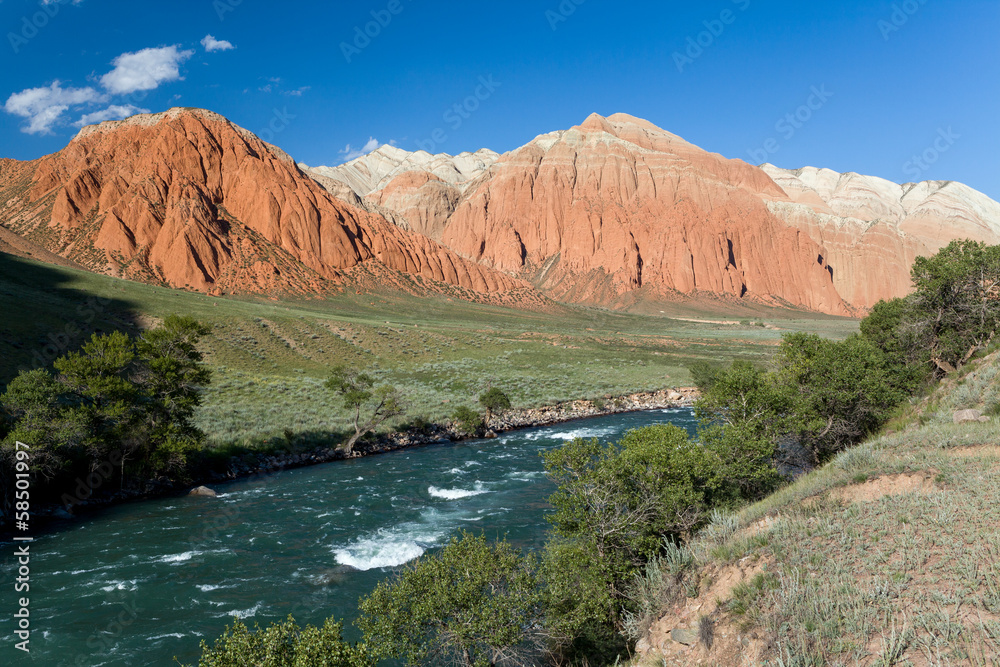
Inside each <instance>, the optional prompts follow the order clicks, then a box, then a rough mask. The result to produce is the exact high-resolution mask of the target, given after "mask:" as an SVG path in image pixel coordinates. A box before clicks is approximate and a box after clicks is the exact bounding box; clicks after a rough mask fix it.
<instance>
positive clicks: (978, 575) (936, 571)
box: [635, 354, 1000, 667]
mask: <svg viewBox="0 0 1000 667" xmlns="http://www.w3.org/2000/svg"><path fill="white" fill-rule="evenodd" d="M998 398H1000V355H998V354H993V355H991V356H989V357H987V358H985V359H984V360H982V361H980V362H978V363H976V364H973V365H972V366H971V367H969V368H967V369H965V371H964V372H963V373H962V375H961V376H960V377H953V378H949V379H947V380H945V381H944V382H942V384H941V385H940V386H939V388H938V389H937V390H936V391H935V392H934V393H933V394H932V395H931V396H930V397H929V398H926V399H923V400H921V401H915V402H914V403H913V404H911V405H909V406H907V407H906V409H905V410H904V412H903V414H901V415H900V417H899V418H898V419H897V420H895V422H894V423H893V424H891V425H890V426H891V428H890V429H889V430H887V432H886V433H885V434H884V435H882V436H880V437H877V438H874V439H872V440H870V441H868V442H866V443H865V444H863V445H862V446H860V447H857V448H855V449H852V450H848V451H846V452H844V453H843V454H841V455H840V456H838V457H837V458H836V459H834V460H833V461H832V462H831V463H829V464H828V465H826V466H824V467H823V468H821V469H818V470H816V471H814V472H812V473H810V474H809V475H806V476H804V477H802V478H801V479H799V480H798V481H797V482H796V483H794V484H793V485H791V486H789V487H787V488H785V489H783V490H782V491H780V492H778V493H777V494H775V495H773V496H771V497H770V498H767V499H766V500H764V501H762V502H760V503H757V504H755V505H753V506H751V507H749V508H747V509H746V510H744V511H742V512H741V513H740V514H739V515H736V516H727V515H718V516H716V517H715V518H714V521H713V524H712V525H711V526H710V527H709V528H708V529H706V530H705V531H703V532H702V533H701V534H700V535H699V536H698V537H697V538H696V539H695V540H694V541H693V543H692V547H691V553H692V555H693V556H694V561H695V563H696V565H695V566H693V567H690V568H688V569H687V570H685V571H684V572H683V573H681V574H680V575H679V576H678V578H677V579H676V580H675V579H670V580H668V581H667V582H666V583H661V585H659V586H656V587H654V588H655V590H656V594H655V595H652V596H651V597H653V598H656V599H655V600H651V601H650V604H651V605H652V607H651V608H653V607H655V608H656V609H658V610H659V612H658V613H655V614H652V615H650V616H649V617H648V618H647V619H646V624H648V623H649V621H650V620H651V619H655V620H654V622H653V623H652V626H651V629H650V630H649V631H648V632H647V633H646V640H645V643H644V644H643V646H642V648H643V649H644V650H645V651H648V653H647V654H646V655H645V657H644V658H642V659H637V660H636V661H635V664H637V665H675V664H676V665H691V664H696V663H697V664H703V665H725V666H727V667H729V666H735V665H783V666H790V665H852V666H853V665H879V666H883V665H884V666H889V665H930V666H938V665H974V666H981V665H990V666H992V665H1000V425H998V423H997V421H996V420H990V421H988V422H986V423H979V422H974V423H963V424H954V423H953V414H954V411H955V410H959V409H965V408H976V409H979V410H983V411H986V412H987V413H990V414H994V415H995V414H997V412H998ZM643 629H644V630H645V626H644V627H643ZM676 638H679V639H683V640H685V641H688V642H691V643H692V645H691V646H687V645H685V644H682V643H680V642H678V641H676V640H675V639H676ZM709 645H711V649H710V648H709Z"/></svg>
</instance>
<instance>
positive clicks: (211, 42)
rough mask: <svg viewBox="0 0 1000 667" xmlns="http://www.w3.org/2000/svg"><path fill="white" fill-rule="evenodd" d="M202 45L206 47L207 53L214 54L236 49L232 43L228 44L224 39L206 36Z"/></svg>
mask: <svg viewBox="0 0 1000 667" xmlns="http://www.w3.org/2000/svg"><path fill="white" fill-rule="evenodd" d="M201 45H202V46H204V47H205V51H206V52H207V53H212V52H213V51H231V50H232V49H235V48H236V47H235V46H233V43H232V42H227V41H226V40H224V39H216V38H215V37H212V36H211V35H205V37H204V39H202V40H201Z"/></svg>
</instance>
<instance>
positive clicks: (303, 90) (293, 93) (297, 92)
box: [285, 86, 312, 97]
mask: <svg viewBox="0 0 1000 667" xmlns="http://www.w3.org/2000/svg"><path fill="white" fill-rule="evenodd" d="M311 88H312V86H302V87H301V88H296V89H295V90H289V91H286V92H285V95H291V96H292V97H302V95H303V93H307V92H309V90H310V89H311Z"/></svg>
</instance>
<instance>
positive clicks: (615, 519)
mask: <svg viewBox="0 0 1000 667" xmlns="http://www.w3.org/2000/svg"><path fill="white" fill-rule="evenodd" d="M542 456H543V458H544V459H545V469H546V472H547V473H548V475H549V477H550V478H551V479H552V481H553V482H554V483H555V484H556V486H557V489H556V492H555V493H553V494H552V496H551V497H550V498H549V502H550V503H551V504H552V506H553V508H554V511H553V512H552V513H551V514H550V515H549V516H548V520H549V522H550V523H551V524H552V527H553V537H552V539H551V540H550V542H549V546H548V547H547V548H546V556H545V558H544V560H543V562H544V564H545V566H544V568H543V572H544V580H545V581H546V584H547V587H548V588H547V594H546V625H547V627H548V628H549V630H550V633H551V634H552V636H553V637H554V638H555V639H556V640H557V643H559V644H561V645H562V646H570V647H572V650H571V653H572V652H576V651H584V652H586V651H587V650H588V649H586V648H585V647H586V646H590V647H591V649H594V650H597V651H598V653H600V654H601V655H604V654H605V651H609V650H612V649H614V647H615V646H617V644H616V643H615V641H612V640H611V639H610V638H612V636H613V634H614V633H615V632H617V631H620V630H621V629H622V619H623V611H624V610H625V605H627V604H629V601H628V596H627V588H628V586H629V584H630V583H631V581H632V579H633V578H634V576H635V575H636V574H637V573H638V572H639V571H640V570H641V568H642V567H643V565H645V563H646V562H648V561H649V559H650V558H652V557H654V556H656V555H657V554H658V553H659V552H660V551H661V550H662V549H663V544H664V542H663V537H664V536H665V535H666V536H671V537H672V538H673V539H680V538H682V537H687V536H689V535H690V534H691V533H692V531H693V530H694V529H695V528H696V527H698V526H699V525H700V524H701V523H702V522H703V521H704V518H705V514H706V512H707V510H708V509H710V508H711V507H712V506H713V505H714V504H715V502H717V499H718V495H719V490H720V487H719V479H718V468H719V466H718V462H717V460H716V459H715V457H714V455H713V454H712V453H711V452H710V451H708V450H707V449H706V448H704V447H702V446H701V445H700V444H699V443H696V442H692V441H691V440H690V439H689V438H688V435H687V432H686V431H685V430H684V429H681V428H678V427H676V426H671V425H656V426H647V427H645V428H640V429H635V430H633V431H629V432H628V433H626V434H625V435H624V436H623V437H622V439H621V440H620V441H619V442H618V443H616V444H608V445H601V444H600V443H599V442H598V441H597V440H596V439H594V440H584V439H580V438H578V439H576V440H573V441H571V442H568V443H566V444H565V445H563V446H562V447H559V448H557V449H554V450H551V451H549V452H545V453H544V454H543V455H542ZM596 590H600V591H601V593H600V595H598V594H596V593H595V591H596ZM581 642H582V644H581ZM609 642H610V643H609ZM594 657H596V656H595V655H592V656H591V658H594Z"/></svg>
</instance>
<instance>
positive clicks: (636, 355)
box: [0, 255, 857, 446]
mask: <svg viewBox="0 0 1000 667" xmlns="http://www.w3.org/2000/svg"><path fill="white" fill-rule="evenodd" d="M0 308H2V309H3V312H4V313H5V314H6V315H5V317H3V318H2V320H0V321H2V324H0V350H2V353H3V358H2V365H0V375H2V378H3V381H4V382H5V383H6V382H7V381H9V380H10V379H11V378H12V377H13V376H14V375H16V374H17V372H18V369H19V368H24V367H29V366H31V365H32V364H33V363H37V364H43V363H45V362H46V361H51V356H52V353H53V352H55V351H57V350H58V352H59V353H60V354H62V353H65V352H67V351H70V350H73V349H76V348H77V347H78V346H79V345H80V344H81V343H82V342H83V341H84V340H85V339H86V338H87V337H88V336H89V335H90V334H91V333H93V332H95V331H97V332H107V331H111V330H115V329H121V330H125V331H129V332H132V333H134V332H136V331H138V330H140V329H142V328H144V327H148V326H151V325H153V324H155V323H156V322H157V321H158V320H159V319H160V318H163V317H165V316H166V315H169V314H172V313H177V314H183V315H191V316H193V317H195V318H197V319H198V320H199V321H201V322H202V323H204V324H206V325H208V326H209V327H210V329H211V333H210V334H209V335H208V336H206V337H205V339H204V340H203V343H202V347H203V352H204V354H205V360H206V362H207V363H208V364H209V366H210V367H211V368H212V371H213V380H212V383H211V386H210V387H209V388H208V390H207V391H206V393H205V396H204V402H203V405H202V407H201V409H200V410H199V412H198V415H197V424H198V426H199V427H201V428H202V429H203V430H204V431H205V432H206V433H207V434H208V436H209V440H210V442H212V443H214V444H237V445H243V446H256V445H259V444H261V443H265V442H268V441H273V440H274V439H279V438H280V439H283V440H287V439H290V438H292V437H295V438H303V439H304V440H306V441H308V442H309V443H312V444H320V443H322V442H324V441H329V440H330V438H331V437H339V434H340V433H342V432H343V431H344V429H345V428H346V427H347V419H346V415H345V414H344V411H343V410H342V408H341V407H340V406H339V405H338V403H337V401H336V400H335V399H334V396H333V395H332V394H331V393H330V392H329V391H328V390H326V389H325V388H324V387H323V382H324V381H325V379H326V378H327V377H328V375H329V371H330V369H331V368H332V367H333V366H335V365H337V364H347V365H349V366H353V367H357V368H364V369H367V370H368V371H369V372H370V373H371V374H373V375H375V376H376V377H377V378H378V379H379V381H380V382H385V383H390V384H394V385H396V386H397V387H399V388H400V389H401V390H402V391H403V393H404V396H405V398H406V400H407V403H408V414H407V415H406V417H404V418H402V419H401V420H400V421H406V420H410V419H414V418H418V417H419V418H423V419H427V420H430V421H440V420H444V419H447V418H448V417H450V415H451V414H452V413H453V412H454V411H455V409H456V408H457V407H458V406H461V405H467V406H469V407H477V405H476V397H477V396H478V395H479V393H481V392H482V391H483V390H484V389H485V388H486V387H488V386H498V387H501V388H502V389H504V391H506V392H507V393H508V394H509V395H510V397H511V399H512V402H513V404H514V406H515V407H531V406H538V405H544V404H553V403H558V402H561V401H567V400H572V399H578V398H598V397H605V396H616V395H623V394H628V393H633V392H638V391H645V390H653V389H662V388H665V387H679V386H686V385H688V384H690V377H689V374H688V371H687V366H688V365H689V364H690V363H692V362H693V361H697V360H710V361H714V362H726V361H729V360H733V359H747V360H751V361H757V362H762V363H763V362H766V361H767V360H768V358H769V357H770V355H771V354H772V353H773V351H774V350H775V348H776V346H777V345H778V343H779V342H780V340H781V336H782V334H784V333H786V332H791V331H814V332H820V333H821V334H822V335H824V336H828V337H831V338H838V339H839V338H843V337H845V336H847V335H848V334H850V333H851V332H853V331H855V330H856V329H857V322H856V321H854V320H849V319H844V318H833V317H826V316H821V315H816V314H812V313H803V312H798V311H793V310H781V309H773V308H765V307H756V308H753V307H746V306H731V305H727V304H719V303H714V302H707V301H703V302H691V301H689V302H681V303H673V304H667V305H664V306H663V307H662V309H659V308H654V309H652V310H651V309H649V308H647V311H646V313H645V314H630V313H621V312H612V311H607V310H601V309H596V308H586V307H579V306H566V305H559V304H554V303H553V304H551V306H550V307H549V308H547V309H546V310H545V311H541V312H532V311H524V310H514V309H509V308H501V307H495V306H488V305H483V304H474V303H469V302H465V301H461V300H457V299H451V298H447V297H414V296H410V295H407V294H402V293H398V292H385V293H380V294H362V295H359V294H356V293H354V292H353V291H351V292H348V293H344V294H340V295H336V296H333V297H331V298H312V299H295V300H279V299H277V298H267V297H257V298H249V297H243V298H236V297H213V296H209V295H205V294H201V293H196V292H186V291H179V290H173V289H168V288H162V287H156V286H152V285H145V284H141V283H134V282H130V281H125V280H120V279H116V278H112V277H108V276H102V275H96V274H92V273H87V272H84V271H77V270H73V269H68V268H62V267H54V266H50V265H46V264H41V263H37V262H33V261H30V260H23V259H19V258H16V257H13V256H10V255H2V256H0ZM695 320H701V321H695ZM395 425H398V422H397V424H395Z"/></svg>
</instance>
